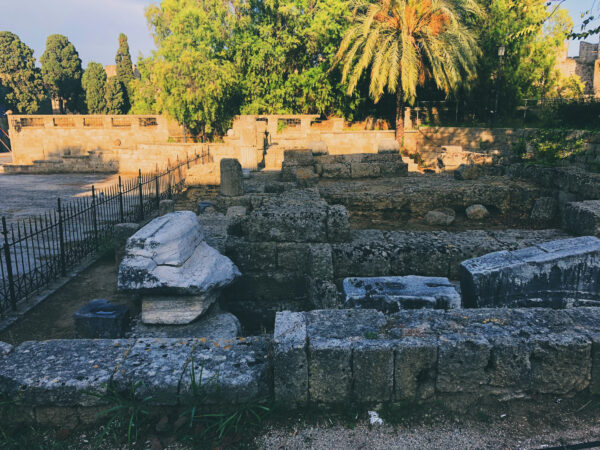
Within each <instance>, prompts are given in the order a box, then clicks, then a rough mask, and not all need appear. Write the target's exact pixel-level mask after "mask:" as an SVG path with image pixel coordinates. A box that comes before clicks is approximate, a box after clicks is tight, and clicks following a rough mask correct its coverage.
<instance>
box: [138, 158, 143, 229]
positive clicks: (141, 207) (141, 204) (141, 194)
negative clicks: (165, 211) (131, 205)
mask: <svg viewBox="0 0 600 450" xmlns="http://www.w3.org/2000/svg"><path fill="white" fill-rule="evenodd" d="M138 181H139V185H138V187H139V191H140V220H144V193H143V191H142V169H139V175H138Z"/></svg>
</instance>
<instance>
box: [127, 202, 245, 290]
mask: <svg viewBox="0 0 600 450" xmlns="http://www.w3.org/2000/svg"><path fill="white" fill-rule="evenodd" d="M192 214H193V213H192ZM164 217H167V216H164ZM185 252H186V253H187V249H186V250H185ZM177 259H182V258H177ZM239 275H240V272H239V270H238V268H237V267H236V266H235V265H234V264H233V262H231V260H230V259H229V258H227V257H226V256H223V255H221V254H220V253H219V252H218V251H217V250H215V249H214V248H212V247H210V246H209V245H208V244H207V243H206V242H201V243H200V244H199V245H198V246H197V247H195V248H194V249H192V253H191V254H190V256H189V258H187V259H186V260H185V261H184V262H183V263H182V264H181V265H180V266H175V265H166V264H165V265H158V264H157V263H156V262H155V261H154V260H153V259H150V258H147V257H141V256H129V254H127V255H126V256H125V259H124V260H123V262H122V263H121V267H120V269H119V279H118V280H119V281H118V283H119V289H122V290H135V291H141V292H146V293H151V294H156V293H157V292H160V293H163V294H182V295H199V294H203V293H206V292H208V291H210V290H212V289H217V288H220V287H223V286H226V285H228V284H230V283H231V282H232V281H233V280H234V279H235V278H236V277H238V276H239Z"/></svg>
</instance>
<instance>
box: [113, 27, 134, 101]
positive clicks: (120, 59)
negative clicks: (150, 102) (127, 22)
mask: <svg viewBox="0 0 600 450" xmlns="http://www.w3.org/2000/svg"><path fill="white" fill-rule="evenodd" d="M115 62H116V64H117V79H118V80H119V81H120V82H121V83H122V84H123V86H125V103H126V106H125V110H126V111H129V109H131V100H130V98H131V96H132V81H133V80H134V79H135V75H134V73H133V63H132V62H131V54H130V53H129V43H128V42H127V36H126V35H125V34H123V33H121V34H120V35H119V49H118V50H117V55H116V56H115Z"/></svg>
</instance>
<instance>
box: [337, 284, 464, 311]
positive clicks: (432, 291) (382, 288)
mask: <svg viewBox="0 0 600 450" xmlns="http://www.w3.org/2000/svg"><path fill="white" fill-rule="evenodd" d="M344 294H345V295H346V299H345V306H346V307H347V308H359V309H377V310H379V311H382V312H385V313H395V312H398V311H400V310H403V309H420V308H429V309H451V308H460V305H461V299H460V295H459V294H458V292H456V289H455V288H454V286H453V285H452V283H450V281H449V280H448V279H447V278H439V277H419V276H414V275H411V276H405V277H376V278H346V279H345V280H344Z"/></svg>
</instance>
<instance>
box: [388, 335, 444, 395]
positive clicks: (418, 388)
mask: <svg viewBox="0 0 600 450" xmlns="http://www.w3.org/2000/svg"><path fill="white" fill-rule="evenodd" d="M437 353H438V346H437V339H436V338H431V337H429V338H426V337H406V338H403V339H402V340H400V341H399V342H398V344H397V345H396V348H395V356H394V357H395V373H394V377H395V380H394V384H395V387H396V389H395V392H394V400H395V401H397V402H401V401H419V400H425V399H428V398H431V397H433V395H434V394H435V380H436V375H437V374H436V368H437Z"/></svg>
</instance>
